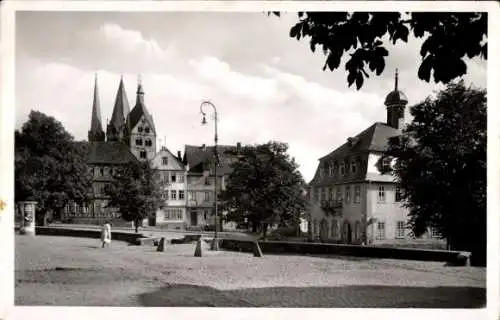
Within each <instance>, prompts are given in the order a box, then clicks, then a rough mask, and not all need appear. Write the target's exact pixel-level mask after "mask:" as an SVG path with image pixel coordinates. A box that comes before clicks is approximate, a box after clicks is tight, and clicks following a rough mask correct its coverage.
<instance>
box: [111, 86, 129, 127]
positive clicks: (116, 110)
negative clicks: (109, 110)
mask: <svg viewBox="0 0 500 320" xmlns="http://www.w3.org/2000/svg"><path fill="white" fill-rule="evenodd" d="M129 112H130V106H129V103H128V98H127V93H126V92H125V85H124V84H123V78H121V79H120V84H119V86H118V92H117V93H116V98H115V105H114V107H113V114H112V115H111V121H110V122H109V125H111V126H113V127H114V128H115V129H116V130H117V131H119V130H120V129H121V128H122V127H123V126H124V125H125V119H126V118H127V116H128V114H129Z"/></svg>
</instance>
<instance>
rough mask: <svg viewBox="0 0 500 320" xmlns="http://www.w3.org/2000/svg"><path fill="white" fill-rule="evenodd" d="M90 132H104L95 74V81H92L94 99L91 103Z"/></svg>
mask: <svg viewBox="0 0 500 320" xmlns="http://www.w3.org/2000/svg"><path fill="white" fill-rule="evenodd" d="M90 132H91V133H101V132H104V131H103V129H102V120H101V105H100V103H99V90H98V89H97V75H96V77H95V83H94V100H93V103H92V118H91V122H90Z"/></svg>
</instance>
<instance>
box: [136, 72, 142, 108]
mask: <svg viewBox="0 0 500 320" xmlns="http://www.w3.org/2000/svg"><path fill="white" fill-rule="evenodd" d="M136 94H137V96H136V102H135V104H136V105H138V104H140V105H142V106H144V89H143V88H142V78H141V75H138V76H137V92H136Z"/></svg>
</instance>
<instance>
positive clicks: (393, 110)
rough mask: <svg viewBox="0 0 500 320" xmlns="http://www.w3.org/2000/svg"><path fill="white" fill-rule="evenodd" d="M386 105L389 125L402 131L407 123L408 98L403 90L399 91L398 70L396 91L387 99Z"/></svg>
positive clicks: (395, 84)
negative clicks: (406, 108)
mask: <svg viewBox="0 0 500 320" xmlns="http://www.w3.org/2000/svg"><path fill="white" fill-rule="evenodd" d="M384 104H385V105H386V106H387V125H389V126H391V127H393V128H395V129H402V127H403V125H404V122H405V107H406V105H407V104H408V98H407V97H406V95H405V94H404V93H403V92H402V91H401V90H398V69H396V77H395V81H394V90H393V91H391V92H389V94H388V95H387V97H385V103H384Z"/></svg>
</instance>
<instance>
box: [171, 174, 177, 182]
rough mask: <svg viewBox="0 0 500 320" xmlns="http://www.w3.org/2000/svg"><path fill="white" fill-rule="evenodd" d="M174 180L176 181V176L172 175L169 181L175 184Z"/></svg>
mask: <svg viewBox="0 0 500 320" xmlns="http://www.w3.org/2000/svg"><path fill="white" fill-rule="evenodd" d="M175 180H176V175H175V173H172V175H171V176H170V181H172V182H175Z"/></svg>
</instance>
